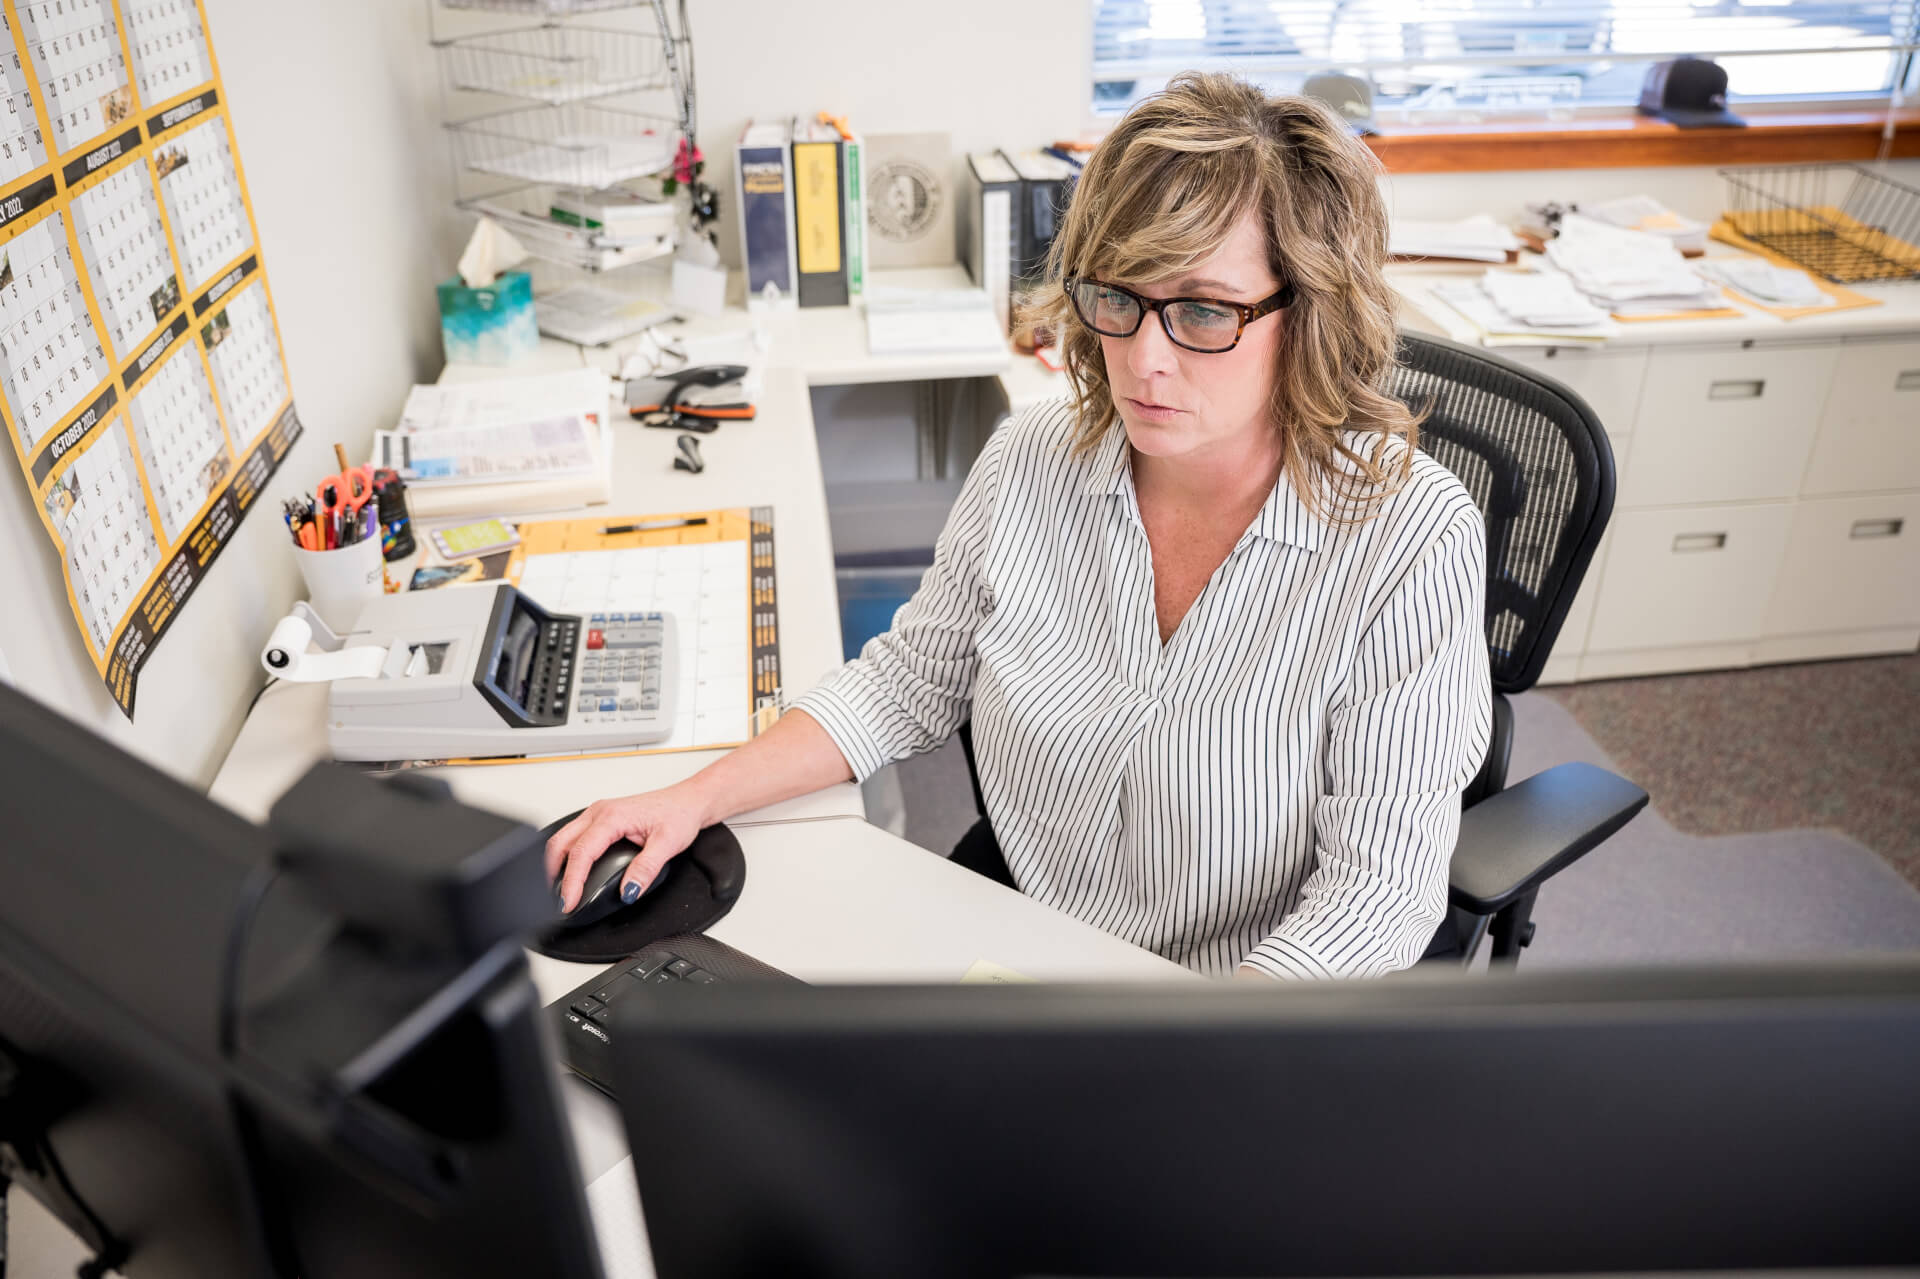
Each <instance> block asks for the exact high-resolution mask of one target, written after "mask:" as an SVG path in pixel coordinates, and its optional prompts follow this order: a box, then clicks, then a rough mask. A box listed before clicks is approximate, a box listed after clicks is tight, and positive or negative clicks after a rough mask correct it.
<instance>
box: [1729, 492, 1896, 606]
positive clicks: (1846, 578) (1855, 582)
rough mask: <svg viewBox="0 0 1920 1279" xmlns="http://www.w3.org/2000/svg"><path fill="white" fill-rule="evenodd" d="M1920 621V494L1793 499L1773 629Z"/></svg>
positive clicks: (1776, 587) (1777, 589) (1776, 592)
mask: <svg viewBox="0 0 1920 1279" xmlns="http://www.w3.org/2000/svg"><path fill="white" fill-rule="evenodd" d="M1903 626H1920V494H1914V493H1908V494H1903V495H1901V496H1898V497H1843V498H1828V499H1825V500H1822V501H1817V502H1799V503H1796V504H1795V506H1794V510H1793V531H1792V533H1791V534H1790V535H1789V536H1788V539H1787V552H1786V557H1785V559H1784V560H1783V561H1782V563H1781V569H1780V578H1779V581H1778V583H1777V585H1776V586H1775V587H1774V592H1773V605H1772V607H1771V608H1769V609H1768V610H1767V624H1766V630H1767V634H1769V635H1814V634H1820V633H1822V632H1828V631H1865V630H1880V629H1888V628H1893V627H1903Z"/></svg>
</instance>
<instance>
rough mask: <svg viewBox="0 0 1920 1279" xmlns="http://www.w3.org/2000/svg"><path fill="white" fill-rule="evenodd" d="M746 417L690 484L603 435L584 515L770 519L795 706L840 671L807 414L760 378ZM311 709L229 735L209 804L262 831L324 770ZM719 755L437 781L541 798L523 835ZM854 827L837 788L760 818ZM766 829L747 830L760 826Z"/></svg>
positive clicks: (279, 692)
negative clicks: (603, 497)
mask: <svg viewBox="0 0 1920 1279" xmlns="http://www.w3.org/2000/svg"><path fill="white" fill-rule="evenodd" d="M567 349H568V350H571V351H574V352H576V353H577V352H578V350H579V348H578V347H569V348H567ZM576 358H577V356H576ZM760 407H761V411H760V416H759V417H757V418H756V419H755V420H753V421H751V422H735V423H729V424H728V426H727V427H726V429H724V430H722V431H717V432H715V433H714V434H713V435H711V436H709V437H708V438H707V439H706V440H704V441H703V442H702V444H701V453H702V456H704V457H705V458H706V460H707V469H706V470H705V471H704V472H703V473H702V474H700V475H692V474H689V473H688V472H685V471H676V470H674V469H673V433H672V432H668V431H649V430H644V429H642V428H640V427H638V426H634V425H631V424H628V423H625V422H619V423H616V425H615V427H614V432H615V436H616V443H615V447H614V459H613V501H612V502H610V503H609V504H608V505H606V506H605V507H595V508H594V510H595V511H596V512H604V513H605V514H606V515H608V516H614V515H620V514H646V513H649V512H657V511H676V510H688V509H699V508H702V507H720V506H756V505H764V506H771V507H773V509H774V573H775V578H776V582H777V591H778V594H779V599H780V666H781V674H782V679H783V680H784V682H785V687H786V689H787V691H788V693H789V694H790V695H796V696H797V695H798V694H799V693H803V692H805V691H806V690H807V689H809V688H811V687H813V685H814V684H815V683H817V682H818V681H819V680H820V679H821V677H823V676H824V675H826V674H827V673H828V672H829V671H831V670H833V669H834V668H835V667H837V666H839V665H840V663H841V661H842V652H841V647H840V615H839V613H838V611H837V610H836V609H835V608H834V607H833V600H834V598H835V597H834V578H833V547H832V543H831V542H830V540H829V536H828V532H827V519H826V497H825V493H824V490H823V487H822V484H821V480H820V456H819V452H818V450H817V449H816V447H815V446H814V439H813V413H812V410H811V408H810V407H809V405H808V402H807V393H806V387H805V385H804V384H803V383H802V381H801V379H800V376H799V375H798V374H797V373H796V372H795V371H793V370H791V369H784V368H781V369H770V370H769V371H768V374H767V379H766V388H765V391H764V393H763V395H762V398H761V404H760ZM454 589H458V588H454ZM325 709H326V693H325V690H324V686H321V685H311V684H308V685H301V684H276V685H274V686H273V687H271V688H269V689H268V690H267V691H266V692H265V693H263V694H262V695H261V697H260V701H259V703H258V705H256V706H255V707H254V709H253V712H252V714H250V715H248V717H247V721H246V723H245V724H244V725H242V726H241V729H240V735H239V737H238V738H237V739H236V740H235V742H234V745H233V749H232V750H231V751H230V752H229V753H228V755H227V760H226V763H225V764H224V765H222V767H221V769H220V772H219V774H218V775H217V776H216V777H215V778H214V780H213V785H212V787H211V788H210V790H209V793H210V794H211V795H212V796H213V797H214V798H215V799H217V800H219V801H220V802H221V803H224V804H227V805H228V806H229V807H232V808H234V809H235V810H236V811H239V812H241V813H243V814H244V815H246V816H248V817H251V818H254V819H256V820H257V819H259V818H261V817H263V816H264V815H265V808H266V806H267V805H268V804H270V803H271V801H272V799H273V797H275V796H277V795H279V794H280V793H281V792H282V791H284V790H285V789H286V788H287V787H288V786H290V785H292V784H293V782H294V780H295V779H297V778H298V777H299V776H300V774H302V773H303V772H305V771H306V770H307V769H308V768H310V767H311V766H312V765H313V764H314V763H316V762H317V761H319V760H321V759H324V758H326V735H325V731H324V723H325ZM721 753H722V752H719V751H681V752H675V753H673V754H667V755H636V756H627V757H622V758H617V759H601V760H581V761H567V762H565V763H559V762H554V761H547V762H538V763H527V764H503V765H497V766H490V767H486V768H480V769H470V768H457V769H444V770H439V771H440V772H442V773H444V774H445V775H446V776H447V777H448V779H449V780H450V781H452V782H453V783H454V787H455V789H456V791H458V792H459V793H460V794H462V795H463V796H468V797H471V798H472V799H473V801H474V802H476V803H484V802H485V799H486V796H487V795H488V794H492V793H499V794H505V795H513V794H517V793H518V792H519V790H520V789H521V788H523V787H524V788H526V789H527V790H529V791H532V792H535V793H540V794H544V795H545V796H547V797H548V810H549V811H548V815H547V817H546V818H543V819H542V820H541V821H540V822H538V823H536V825H544V824H545V822H546V821H547V820H550V819H551V818H553V817H557V816H559V815H560V814H561V813H564V812H567V811H569V810H570V809H572V808H578V807H580V806H581V805H583V804H586V803H589V802H591V801H592V800H595V799H601V798H605V797H607V796H610V795H625V794H631V793H633V792H635V791H640V790H652V789H656V788H658V787H661V786H668V785H671V784H672V783H674V782H676V781H679V780H680V779H681V778H683V777H686V776H688V775H690V774H692V773H694V772H697V771H699V769H701V768H703V767H705V766H706V765H707V764H708V763H710V762H712V761H713V760H714V759H716V758H718V756H719V755H720V754H721ZM865 814H866V810H865V808H864V807H863V806H862V804H861V802H860V792H859V789H858V788H857V787H855V786H853V785H851V784H848V785H846V786H840V787H834V788H833V789H831V790H830V791H825V792H822V793H820V794H818V795H814V796H811V797H809V798H807V799H805V800H800V801H796V802H795V803H793V804H789V805H780V806H778V809H777V810H774V812H773V814H772V815H774V816H790V817H818V816H850V817H863V816H865ZM768 815H769V814H767V813H762V814H756V815H754V816H755V818H756V819H760V820H764V819H765V818H766V817H767V816H768Z"/></svg>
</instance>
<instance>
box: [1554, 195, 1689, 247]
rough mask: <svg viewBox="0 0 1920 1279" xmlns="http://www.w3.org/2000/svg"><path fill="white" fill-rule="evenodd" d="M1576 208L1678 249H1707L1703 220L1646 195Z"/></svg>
mask: <svg viewBox="0 0 1920 1279" xmlns="http://www.w3.org/2000/svg"><path fill="white" fill-rule="evenodd" d="M1579 207H1580V212H1582V213H1584V214H1586V215H1587V216H1588V217H1590V218H1598V219H1599V220H1600V221H1602V222H1605V223H1607V224H1608V225H1610V226H1617V227H1625V228H1626V229H1627V230H1629V231H1645V232H1646V233H1647V234H1649V235H1657V236H1659V237H1660V238H1661V239H1663V240H1666V241H1667V242H1669V243H1670V244H1672V245H1673V247H1674V248H1676V249H1678V250H1680V252H1682V253H1692V254H1695V255H1698V254H1701V253H1705V252H1706V251H1707V224H1706V223H1704V222H1696V221H1694V220H1693V219H1692V218H1689V217H1685V216H1683V215H1681V214H1678V213H1675V212H1674V211H1673V210H1672V209H1669V208H1668V207H1667V206H1666V205H1664V204H1662V203H1660V201H1658V200H1656V199H1654V198H1653V197H1652V196H1650V195H1629V196H1625V197H1623V198H1621V199H1618V200H1604V201H1602V202H1601V203H1599V204H1582V205H1580V206H1579Z"/></svg>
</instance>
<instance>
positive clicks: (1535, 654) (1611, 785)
mask: <svg viewBox="0 0 1920 1279" xmlns="http://www.w3.org/2000/svg"><path fill="white" fill-rule="evenodd" d="M1399 359H1400V363H1399V367H1398V368H1396V369H1395V370H1394V371H1393V375H1392V378H1391V380H1390V382H1389V388H1388V389H1389V390H1390V391H1391V392H1392V393H1393V394H1394V395H1396V396H1398V397H1399V398H1400V399H1402V400H1405V401H1406V402H1407V404H1408V405H1409V406H1411V407H1412V408H1413V409H1414V410H1415V411H1416V412H1421V413H1424V414H1425V418H1424V420H1423V421H1422V424H1421V427H1420V447H1421V448H1422V449H1423V450H1425V451H1426V452H1427V453H1428V454H1429V455H1431V456H1432V457H1433V458H1434V460H1436V461H1438V462H1440V463H1441V464H1442V465H1444V466H1446V467H1447V469H1448V470H1450V471H1452V472H1453V473H1454V474H1455V475H1456V476H1458V477H1459V478H1460V482H1461V483H1462V484H1464V485H1466V488H1467V491H1468V492H1469V493H1471V494H1472V495H1473V500H1474V502H1475V503H1476V504H1477V505H1478V506H1479V507H1480V512H1481V515H1482V516H1483V517H1484V518H1485V522H1486V530H1487V618H1486V627H1487V651H1488V657H1489V661H1490V665H1491V668H1492V673H1493V735H1492V739H1491V743H1490V744H1489V746H1488V748H1487V757H1486V760H1485V762H1484V763H1483V764H1482V765H1481V767H1480V772H1479V774H1478V775H1477V776H1476V777H1475V778H1474V779H1473V781H1472V782H1471V783H1469V784H1468V786H1467V789H1466V790H1465V792H1464V793H1463V794H1462V795H1461V806H1462V808H1463V809H1464V810H1465V811H1464V812H1463V813H1462V814H1461V820H1460V837H1459V841H1458V842H1457V843H1456V844H1455V846H1454V854H1453V864H1452V870H1451V875H1450V879H1451V882H1450V884H1449V892H1448V898H1449V904H1450V909H1449V912H1448V917H1447V919H1446V920H1444V921H1443V922H1442V923H1441V926H1440V929H1439V931H1438V933H1437V934H1436V935H1435V937H1434V940H1433V944H1432V945H1431V946H1429V947H1428V949H1427V953H1426V958H1427V959H1428V960H1430V961H1441V962H1453V963H1461V964H1464V963H1467V962H1468V961H1470V960H1471V959H1472V958H1473V957H1474V955H1475V954H1476V953H1477V952H1478V950H1479V948H1480V946H1481V944H1482V943H1483V942H1485V941H1487V940H1488V939H1491V941H1492V953H1491V959H1492V960H1493V961H1494V962H1496V963H1507V964H1511V963H1515V962H1517V961H1518V959H1519V954H1520V950H1521V948H1522V947H1524V946H1525V945H1526V944H1527V943H1528V942H1530V941H1531V940H1532V939H1533V921H1532V918H1531V916H1532V913H1533V903H1534V899H1535V897H1536V896H1537V895H1538V894H1539V891H1540V885H1541V884H1542V883H1543V882H1544V881H1546V880H1547V879H1548V878H1549V877H1551V876H1552V875H1553V874H1555V873H1556V872H1557V871H1559V870H1561V869H1563V868H1564V867H1566V866H1568V865H1570V864H1572V863H1573V862H1574V861H1577V860H1578V859H1579V858H1580V857H1582V856H1583V855H1585V854H1586V853H1587V852H1588V851H1589V850H1591V849H1592V848H1594V847H1595V846H1596V845H1598V844H1599V843H1600V842H1601V841H1603V840H1605V839H1606V838H1607V837H1608V836H1610V835H1612V834H1613V833H1614V832H1615V831H1617V830H1619V829H1620V828H1621V827H1622V826H1624V825H1626V824H1627V822H1629V821H1630V820H1632V818H1633V817H1634V815H1635V814H1637V813H1638V812H1639V811H1640V810H1641V809H1642V808H1644V807H1646V803H1647V793H1646V792H1645V791H1644V790H1642V789H1640V788H1639V787H1638V786H1635V785H1634V784H1633V783H1632V782H1629V781H1627V780H1626V779H1625V778H1623V777H1619V776H1616V775H1615V774H1613V773H1610V772H1608V771H1607V770H1605V769H1603V768H1597V767H1595V766H1594V765H1592V764H1562V765H1559V766H1558V767H1556V768H1550V769H1548V770H1547V771H1545V772H1543V773H1538V774H1536V775H1534V776H1532V777H1529V778H1527V779H1526V780H1525V781H1523V782H1521V783H1519V784H1518V785H1516V786H1512V787H1509V786H1507V784H1506V783H1507V762H1508V759H1509V756H1510V755H1511V753H1512V750H1513V710H1512V707H1511V706H1510V705H1509V704H1508V702H1507V698H1508V696H1509V695H1510V694H1513V693H1520V692H1525V691H1526V690H1527V689H1529V688H1532V687H1533V685H1534V682H1535V681H1536V680H1538V679H1539V678H1540V671H1541V669H1542V668H1543V667H1545V665H1546V663H1547V656H1548V654H1550V653H1551V652H1552V651H1553V641H1554V639H1555V638H1556V637H1557V636H1558V635H1559V634H1560V626H1561V623H1563V622H1564V621H1565V620H1566V617H1567V609H1568V608H1569V607H1570V606H1571V605H1572V603H1573V597H1574V593H1575V592H1576V591H1577V590H1579V588H1580V579H1581V577H1582V575H1583V574H1585V572H1586V571H1587V565H1588V563H1589V562H1590V561H1591V560H1592V559H1593V551H1594V548H1595V547H1596V546H1597V545H1599V542H1600V534H1601V533H1602V532H1603V531H1605V529H1606V526H1607V519H1608V517H1609V516H1610V515H1611V514H1612V513H1613V487H1614V472H1613V448H1612V446H1611V445H1610V444H1609V443H1608V442H1607V436H1606V432H1605V431H1603V430H1602V429H1601V427H1600V422H1599V419H1597V418H1596V417H1594V415H1593V410H1592V409H1590V408H1588V407H1587V405H1586V402H1585V401H1584V400H1582V399H1581V398H1580V397H1579V396H1578V395H1575V394H1574V393H1573V392H1572V391H1571V390H1569V389H1568V388H1567V387H1565V386H1562V385H1561V384H1560V383H1558V382H1556V381H1554V380H1553V379H1551V378H1548V377H1543V376H1541V375H1540V374H1538V373H1534V372H1532V371H1531V370H1529V369H1525V368H1522V367H1520V366H1519V365H1516V364H1511V363H1508V362H1507V361H1506V360H1503V359H1501V358H1500V357H1498V356H1496V355H1492V354H1489V353H1488V352H1486V351H1482V350H1480V349H1478V348H1475V347H1467V346H1462V345H1460V344H1459V343H1457V342H1449V341H1446V340H1444V339H1441V338H1431V337H1423V336H1417V335H1414V334H1402V335H1401V339H1400V352H1399ZM960 742H961V746H962V748H963V749H964V750H965V752H966V757H967V770H968V772H969V773H970V774H972V776H973V795H974V803H975V804H976V805H977V806H978V807H979V810H980V813H981V821H982V822H983V823H984V822H985V821H986V816H985V814H986V804H985V800H984V797H983V796H982V795H981V792H980V780H979V771H978V769H977V767H976V765H975V760H974V753H973V734H972V726H971V725H964V726H962V728H961V729H960ZM969 838H970V839H971V838H972V837H969ZM967 845H968V841H966V840H963V841H962V847H963V848H965V847H967Z"/></svg>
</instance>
